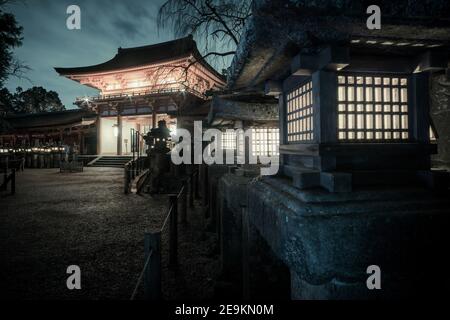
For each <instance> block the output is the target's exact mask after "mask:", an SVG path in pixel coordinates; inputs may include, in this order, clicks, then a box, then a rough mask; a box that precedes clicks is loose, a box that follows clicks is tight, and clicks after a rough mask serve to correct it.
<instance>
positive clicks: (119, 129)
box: [117, 109, 122, 156]
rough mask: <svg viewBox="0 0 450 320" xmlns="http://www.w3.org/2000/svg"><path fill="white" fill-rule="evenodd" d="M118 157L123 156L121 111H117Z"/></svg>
mask: <svg viewBox="0 0 450 320" xmlns="http://www.w3.org/2000/svg"><path fill="white" fill-rule="evenodd" d="M117 129H118V135H117V155H118V156H120V155H122V115H121V114H120V110H119V109H118V110H117Z"/></svg>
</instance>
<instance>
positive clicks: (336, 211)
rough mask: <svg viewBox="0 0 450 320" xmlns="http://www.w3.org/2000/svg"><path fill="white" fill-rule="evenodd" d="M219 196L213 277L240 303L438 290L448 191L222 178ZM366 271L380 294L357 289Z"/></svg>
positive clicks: (443, 284) (443, 281)
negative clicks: (231, 285) (225, 279)
mask: <svg viewBox="0 0 450 320" xmlns="http://www.w3.org/2000/svg"><path fill="white" fill-rule="evenodd" d="M219 195H220V196H219V198H218V202H219V208H220V213H219V214H220V221H221V235H220V238H221V239H222V240H221V241H222V246H221V249H222V250H221V251H222V252H221V257H222V267H223V271H224V274H228V275H229V279H230V280H231V281H237V283H238V285H239V286H240V287H242V290H243V296H244V297H246V298H277V299H280V297H283V296H284V297H285V296H286V292H288V295H289V296H290V297H291V298H292V299H375V298H383V299H390V298H407V297H420V296H421V295H423V294H424V293H426V294H427V296H430V295H431V296H436V297H439V296H440V294H441V293H443V292H444V291H445V290H446V288H447V287H448V282H449V280H448V277H446V276H445V275H446V272H447V271H446V270H448V267H449V265H448V263H444V262H443V260H442V259H441V258H440V257H441V256H442V253H443V252H445V250H446V249H445V244H446V243H448V236H446V233H447V230H448V227H449V219H450V217H449V216H448V208H449V207H450V200H448V199H450V197H448V194H445V195H442V196H440V195H438V194H437V193H433V192H432V191H430V190H427V189H425V188H420V187H406V186H390V187H386V186H383V187H379V186H371V187H367V188H361V187H358V188H355V189H354V190H353V191H352V192H346V193H330V192H327V191H325V190H323V189H321V188H316V189H312V190H299V189H298V188H296V187H295V186H293V184H292V183H291V181H290V179H287V178H278V177H265V178H262V179H257V180H254V179H251V178H246V177H241V176H236V175H233V174H226V175H224V176H223V177H222V179H221V181H220V187H219ZM371 265H377V266H379V267H380V269H381V290H369V289H368V288H367V285H366V281H367V279H368V278H369V276H370V274H367V268H368V267H369V266H371ZM286 279H288V281H289V284H290V288H288V289H286ZM283 290H287V291H283Z"/></svg>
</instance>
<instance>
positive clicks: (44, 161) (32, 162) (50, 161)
mask: <svg viewBox="0 0 450 320" xmlns="http://www.w3.org/2000/svg"><path fill="white" fill-rule="evenodd" d="M64 151H65V148H64V147H63V146H59V147H55V146H53V147H32V148H30V147H18V148H0V154H1V155H3V156H8V157H10V158H13V159H24V166H25V167H26V168H59V166H60V162H61V161H62V160H63V159H64V157H65V153H64Z"/></svg>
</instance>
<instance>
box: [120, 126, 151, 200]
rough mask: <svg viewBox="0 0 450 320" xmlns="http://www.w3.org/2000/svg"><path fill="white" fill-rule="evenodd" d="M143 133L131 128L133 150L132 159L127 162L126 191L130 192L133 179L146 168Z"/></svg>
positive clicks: (126, 192)
mask: <svg viewBox="0 0 450 320" xmlns="http://www.w3.org/2000/svg"><path fill="white" fill-rule="evenodd" d="M140 139H141V133H140V132H139V131H137V130H134V129H131V130H130V141H131V151H132V159H131V160H130V161H128V162H127V163H126V164H125V168H124V170H125V176H124V177H125V178H124V179H125V183H124V192H125V194H128V193H129V192H130V190H131V184H132V182H133V180H134V179H135V178H136V177H138V176H139V175H140V174H141V173H142V172H143V171H145V169H146V168H147V167H148V166H146V161H147V157H145V156H144V157H142V156H141V153H142V150H141V145H140Z"/></svg>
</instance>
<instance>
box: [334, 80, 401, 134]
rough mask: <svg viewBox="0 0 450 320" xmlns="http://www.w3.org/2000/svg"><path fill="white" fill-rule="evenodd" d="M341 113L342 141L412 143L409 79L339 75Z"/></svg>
mask: <svg viewBox="0 0 450 320" xmlns="http://www.w3.org/2000/svg"><path fill="white" fill-rule="evenodd" d="M337 111H338V138H339V140H343V141H352V142H358V141H393V140H408V138H409V137H408V129H409V128H408V126H409V123H408V79H407V78H404V77H387V76H359V75H339V76H338V106H337Z"/></svg>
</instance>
